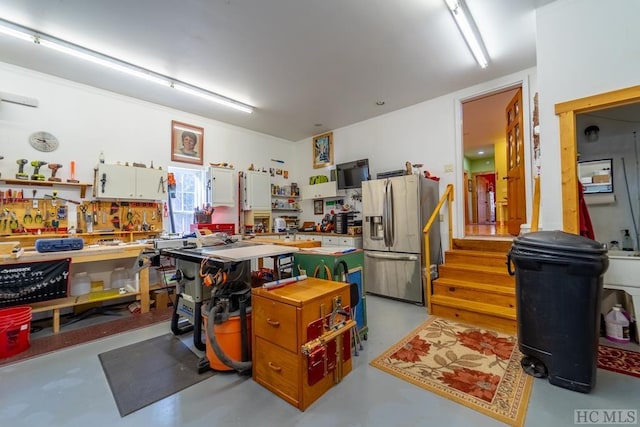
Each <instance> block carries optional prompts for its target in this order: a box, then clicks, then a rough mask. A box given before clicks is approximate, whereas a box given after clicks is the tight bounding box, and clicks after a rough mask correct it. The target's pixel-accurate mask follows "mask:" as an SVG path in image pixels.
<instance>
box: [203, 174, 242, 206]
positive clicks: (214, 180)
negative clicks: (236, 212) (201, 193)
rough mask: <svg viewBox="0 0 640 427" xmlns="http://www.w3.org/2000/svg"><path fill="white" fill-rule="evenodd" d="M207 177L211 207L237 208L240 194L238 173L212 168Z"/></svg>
mask: <svg viewBox="0 0 640 427" xmlns="http://www.w3.org/2000/svg"><path fill="white" fill-rule="evenodd" d="M207 175H208V177H207V178H208V191H209V200H211V206H235V205H236V193H237V192H238V180H237V176H238V174H237V172H236V171H235V170H234V169H229V168H216V167H213V166H210V167H209V170H208V173H207Z"/></svg>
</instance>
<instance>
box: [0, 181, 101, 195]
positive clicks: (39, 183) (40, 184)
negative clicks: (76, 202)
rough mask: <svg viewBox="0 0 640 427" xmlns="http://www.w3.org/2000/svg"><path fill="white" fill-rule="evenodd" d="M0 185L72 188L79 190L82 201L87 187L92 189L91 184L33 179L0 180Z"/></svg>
mask: <svg viewBox="0 0 640 427" xmlns="http://www.w3.org/2000/svg"><path fill="white" fill-rule="evenodd" d="M0 183H2V184H7V185H25V186H36V187H74V188H79V189H80V198H81V199H84V198H85V195H86V192H87V187H93V184H88V183H86V182H62V181H60V182H58V181H37V180H34V179H7V178H1V179H0Z"/></svg>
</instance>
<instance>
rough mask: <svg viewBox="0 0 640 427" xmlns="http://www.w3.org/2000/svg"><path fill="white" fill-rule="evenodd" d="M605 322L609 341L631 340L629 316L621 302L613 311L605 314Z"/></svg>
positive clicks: (621, 341)
mask: <svg viewBox="0 0 640 427" xmlns="http://www.w3.org/2000/svg"><path fill="white" fill-rule="evenodd" d="M604 323H605V327H606V331H607V339H608V340H609V341H613V342H619V343H627V342H629V339H630V336H629V317H628V314H627V313H626V312H625V311H624V310H623V309H622V306H621V305H620V304H616V305H614V306H613V308H612V309H611V311H609V313H607V315H606V316H604Z"/></svg>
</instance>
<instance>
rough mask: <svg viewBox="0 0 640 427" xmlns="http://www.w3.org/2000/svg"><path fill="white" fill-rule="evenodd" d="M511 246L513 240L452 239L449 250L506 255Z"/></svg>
mask: <svg viewBox="0 0 640 427" xmlns="http://www.w3.org/2000/svg"><path fill="white" fill-rule="evenodd" d="M512 245H513V238H505V239H499V240H497V239H496V240H493V239H466V238H465V239H453V245H452V248H451V249H460V250H478V251H485V252H502V253H505V254H506V253H507V252H509V250H510V249H511V246H512Z"/></svg>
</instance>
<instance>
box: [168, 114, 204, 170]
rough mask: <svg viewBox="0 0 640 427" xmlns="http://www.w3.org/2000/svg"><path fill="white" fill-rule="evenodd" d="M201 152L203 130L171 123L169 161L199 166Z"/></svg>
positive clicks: (175, 122)
mask: <svg viewBox="0 0 640 427" xmlns="http://www.w3.org/2000/svg"><path fill="white" fill-rule="evenodd" d="M203 151H204V129H203V128H201V127H197V126H193V125H189V124H186V123H182V122H177V121H175V120H172V121H171V160H174V161H176V162H183V163H193V164H196V165H201V164H202V157H203V154H202V153H203Z"/></svg>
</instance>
